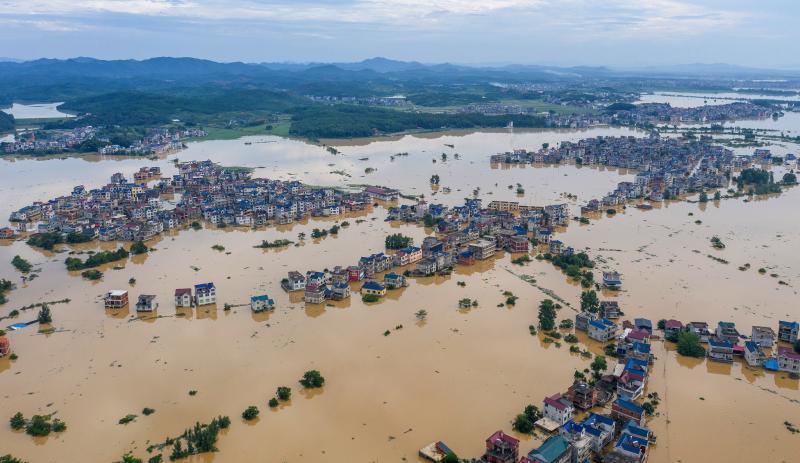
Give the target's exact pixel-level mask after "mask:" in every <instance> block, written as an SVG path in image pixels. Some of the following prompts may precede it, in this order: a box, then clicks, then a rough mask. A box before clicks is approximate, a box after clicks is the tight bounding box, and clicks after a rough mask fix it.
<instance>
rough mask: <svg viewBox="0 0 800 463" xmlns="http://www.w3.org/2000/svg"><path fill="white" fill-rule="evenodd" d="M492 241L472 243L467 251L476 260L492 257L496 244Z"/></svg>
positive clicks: (486, 239)
mask: <svg viewBox="0 0 800 463" xmlns="http://www.w3.org/2000/svg"><path fill="white" fill-rule="evenodd" d="M495 243H496V242H495V240H494V239H489V238H488V237H487V238H485V239H480V240H478V241H476V242H474V243H470V245H469V250H470V251H471V252H472V254H473V255H474V256H475V259H477V260H486V259H488V258H490V257H492V256H494V253H495V251H496V244H495Z"/></svg>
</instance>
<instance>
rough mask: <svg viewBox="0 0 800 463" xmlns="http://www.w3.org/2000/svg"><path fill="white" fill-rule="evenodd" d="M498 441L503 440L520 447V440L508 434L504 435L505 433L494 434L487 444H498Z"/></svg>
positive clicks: (496, 432) (487, 440) (497, 432)
mask: <svg viewBox="0 0 800 463" xmlns="http://www.w3.org/2000/svg"><path fill="white" fill-rule="evenodd" d="M498 440H501V441H503V442H506V443H508V444H511V445H519V439H515V438H513V437H511V436H509V435H508V434H506V433H504V432H503V431H495V433H494V434H492V435H491V436H489V438H488V439H486V442H487V443H490V442H497V441H498Z"/></svg>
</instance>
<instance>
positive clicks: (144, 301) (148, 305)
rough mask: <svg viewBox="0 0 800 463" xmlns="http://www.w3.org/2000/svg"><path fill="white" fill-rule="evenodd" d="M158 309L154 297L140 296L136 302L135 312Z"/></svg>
mask: <svg viewBox="0 0 800 463" xmlns="http://www.w3.org/2000/svg"><path fill="white" fill-rule="evenodd" d="M157 308H158V303H157V302H156V296H155V295H153V294H140V295H139V298H138V300H137V301H136V311H137V312H152V311H154V310H156V309H157Z"/></svg>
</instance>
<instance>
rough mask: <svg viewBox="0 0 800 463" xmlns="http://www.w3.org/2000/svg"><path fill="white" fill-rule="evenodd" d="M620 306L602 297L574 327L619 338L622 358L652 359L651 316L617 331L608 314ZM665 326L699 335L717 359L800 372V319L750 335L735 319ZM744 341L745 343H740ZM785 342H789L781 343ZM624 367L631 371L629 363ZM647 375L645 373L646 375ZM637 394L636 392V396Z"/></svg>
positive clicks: (670, 333) (671, 332)
mask: <svg viewBox="0 0 800 463" xmlns="http://www.w3.org/2000/svg"><path fill="white" fill-rule="evenodd" d="M619 313H620V310H619V306H618V304H617V303H616V302H614V301H602V302H601V303H600V307H599V309H598V312H597V313H591V312H580V313H578V314H577V315H576V316H575V328H576V329H577V330H581V331H585V332H586V333H587V335H588V336H589V338H591V339H594V340H595V341H598V342H601V343H606V342H609V341H612V340H616V341H617V349H616V353H617V355H618V356H619V357H621V358H626V357H627V356H629V355H633V356H634V357H636V358H637V359H638V360H649V353H650V349H649V344H647V343H648V340H649V338H650V336H651V335H652V333H653V324H652V322H651V321H650V320H648V319H644V318H636V319H634V322H633V323H630V322H627V321H625V322H624V323H623V330H622V334H618V327H617V325H616V323H614V322H613V321H611V320H610V319H609V318H608V317H607V315H610V316H612V317H617V316H618V314H619ZM663 330H664V334H665V337H666V338H667V339H675V338H676V337H677V336H678V334H679V333H681V332H683V331H688V332H691V333H694V334H695V335H697V337H698V339H699V340H700V342H701V343H703V344H706V345H707V349H706V356H707V357H708V359H709V360H712V361H715V362H723V363H732V362H733V360H734V358H735V357H737V356H738V357H742V358H744V360H745V362H747V364H748V365H750V366H753V367H764V368H765V369H768V370H772V371H782V372H786V373H789V374H791V375H800V353H797V352H795V351H794V349H793V347H792V346H794V345H795V344H796V343H797V340H798V337H799V333H800V323H798V322H794V321H787V320H780V321H779V322H778V326H777V331H775V330H774V329H772V328H771V327H768V326H759V325H756V326H752V327H751V334H750V337H749V338H748V337H746V336H744V335H742V334H740V333H739V331H738V330H737V329H736V324H735V323H733V322H726V321H720V322H719V323H717V326H716V328H715V329H714V330H713V331H712V330H710V329H709V326H708V324H707V323H705V322H690V323H688V324H686V325H684V324H683V323H682V322H680V321H679V320H674V319H670V320H663ZM742 341H744V343H743V344H740V343H741V342H742ZM778 342H784V343H786V344H789V346H778V345H777V343H778ZM773 347H777V349H775V351H774V352H773V354H774V355H773V356H771V357H770V356H768V355H767V354H766V353H765V351H764V349H771V348H773ZM625 371H628V368H627V367H626V369H625ZM637 374H638V373H632V374H631V375H629V376H630V377H633V378H634V384H635V385H636V388H635V389H634V390H636V391H640V392H641V391H642V390H643V386H644V384H643V382H642V383H641V384H639V381H642V380H641V379H639V378H638V377H637V376H636V375H637ZM645 379H646V377H645ZM633 398H635V396H634V397H633Z"/></svg>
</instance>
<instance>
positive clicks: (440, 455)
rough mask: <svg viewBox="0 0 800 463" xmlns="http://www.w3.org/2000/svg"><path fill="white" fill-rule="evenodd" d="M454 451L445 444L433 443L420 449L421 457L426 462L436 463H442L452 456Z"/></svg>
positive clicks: (440, 442)
mask: <svg viewBox="0 0 800 463" xmlns="http://www.w3.org/2000/svg"><path fill="white" fill-rule="evenodd" d="M452 453H453V451H452V450H450V447H448V446H447V445H446V444H445V443H444V442H442V441H438V442H431V443H430V444H428V445H426V446H425V447H422V448H421V449H419V456H420V457H422V458H423V459H425V460H428V461H432V462H434V463H436V462H440V461H442V460H444V458H445V457H446V456H447V455H449V454H452Z"/></svg>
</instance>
